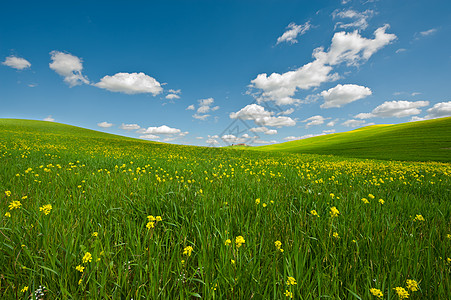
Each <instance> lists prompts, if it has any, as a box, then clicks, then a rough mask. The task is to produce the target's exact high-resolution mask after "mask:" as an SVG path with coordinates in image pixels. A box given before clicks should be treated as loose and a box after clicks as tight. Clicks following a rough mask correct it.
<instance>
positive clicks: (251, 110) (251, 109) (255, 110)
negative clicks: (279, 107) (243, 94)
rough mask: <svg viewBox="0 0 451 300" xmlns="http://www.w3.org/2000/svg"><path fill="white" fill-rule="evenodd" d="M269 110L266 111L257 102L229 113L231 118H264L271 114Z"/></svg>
mask: <svg viewBox="0 0 451 300" xmlns="http://www.w3.org/2000/svg"><path fill="white" fill-rule="evenodd" d="M271 114H272V113H271V112H269V111H266V110H265V108H264V107H263V106H261V105H258V104H249V105H246V106H245V107H243V108H242V109H241V110H240V111H238V112H236V113H235V112H232V113H230V115H229V116H230V118H231V119H241V120H255V119H258V118H264V117H269V116H271Z"/></svg>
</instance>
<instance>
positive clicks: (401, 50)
mask: <svg viewBox="0 0 451 300" xmlns="http://www.w3.org/2000/svg"><path fill="white" fill-rule="evenodd" d="M405 51H407V49H404V48H399V49H398V50H396V51H395V52H396V54H399V53H402V52H405Z"/></svg>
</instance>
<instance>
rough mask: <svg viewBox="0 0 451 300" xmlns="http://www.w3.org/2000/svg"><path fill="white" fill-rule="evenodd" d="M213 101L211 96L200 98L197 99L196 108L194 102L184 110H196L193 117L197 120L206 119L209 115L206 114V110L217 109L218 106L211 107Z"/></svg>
mask: <svg viewBox="0 0 451 300" xmlns="http://www.w3.org/2000/svg"><path fill="white" fill-rule="evenodd" d="M214 102H215V99H213V98H207V99H200V100H197V103H198V106H197V110H196V108H195V106H194V104H192V105H190V106H188V107H187V108H186V110H196V113H194V114H193V118H194V119H197V120H206V119H207V118H208V117H209V116H210V114H207V113H208V112H213V111H216V110H218V109H219V106H214V107H212V105H213V103H214Z"/></svg>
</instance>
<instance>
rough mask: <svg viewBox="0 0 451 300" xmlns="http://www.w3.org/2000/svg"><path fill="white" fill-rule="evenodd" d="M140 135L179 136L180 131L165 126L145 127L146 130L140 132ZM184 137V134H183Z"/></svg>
mask: <svg viewBox="0 0 451 300" xmlns="http://www.w3.org/2000/svg"><path fill="white" fill-rule="evenodd" d="M140 133H143V134H180V133H182V131H181V130H180V129H177V128H171V127H169V126H166V125H162V126H159V127H147V129H144V128H143V130H141V131H140ZM184 135H186V134H184Z"/></svg>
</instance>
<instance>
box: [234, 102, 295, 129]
mask: <svg viewBox="0 0 451 300" xmlns="http://www.w3.org/2000/svg"><path fill="white" fill-rule="evenodd" d="M272 115H273V113H272V112H269V111H266V110H265V108H264V107H263V106H261V105H258V104H249V105H247V106H245V107H243V108H242V109H241V110H240V111H238V112H232V113H230V115H229V117H230V118H231V119H241V120H253V121H254V122H255V124H257V125H260V126H273V127H282V126H294V125H296V121H294V120H293V119H291V118H290V117H273V116H272Z"/></svg>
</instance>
